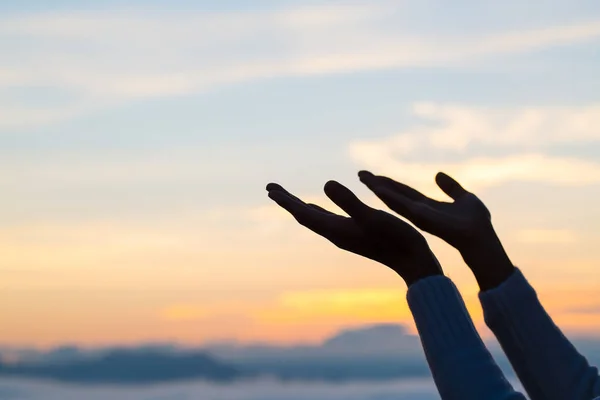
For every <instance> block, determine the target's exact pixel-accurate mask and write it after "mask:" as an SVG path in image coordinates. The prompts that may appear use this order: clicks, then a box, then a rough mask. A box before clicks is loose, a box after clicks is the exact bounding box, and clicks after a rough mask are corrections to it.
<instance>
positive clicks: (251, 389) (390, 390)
mask: <svg viewBox="0 0 600 400" xmlns="http://www.w3.org/2000/svg"><path fill="white" fill-rule="evenodd" d="M4 395H5V396H6V397H3V398H6V399H11V400H12V399H25V398H26V399H28V400H77V399H83V398H85V399H88V400H105V399H127V400H149V399H155V400H159V399H161V400H192V399H212V400H275V399H276V400H300V399H307V398H311V399H321V400H365V399H395V400H415V399H418V400H435V399H439V394H437V390H436V388H435V385H434V384H433V382H432V381H431V380H430V379H418V380H413V381H398V382H385V383H383V382H376V383H346V384H331V383H316V382H315V383H311V384H307V383H306V382H297V383H293V382H276V381H272V380H260V381H251V382H239V383H235V384H230V385H222V384H210V383H204V382H195V383H178V384H168V385H151V386H141V387H140V386H138V387H128V388H114V387H80V386H75V385H60V384H54V383H48V382H36V381H20V380H1V381H0V396H4Z"/></svg>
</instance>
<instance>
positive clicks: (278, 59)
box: [0, 5, 600, 128]
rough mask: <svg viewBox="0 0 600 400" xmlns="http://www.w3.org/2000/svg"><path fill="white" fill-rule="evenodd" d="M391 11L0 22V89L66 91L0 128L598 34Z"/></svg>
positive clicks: (2, 120)
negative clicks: (463, 31) (429, 30)
mask: <svg viewBox="0 0 600 400" xmlns="http://www.w3.org/2000/svg"><path fill="white" fill-rule="evenodd" d="M391 11H393V9H390V6H389V5H388V6H330V7H312V8H299V9H291V10H279V11H263V12H223V13H206V12H189V13H181V12H160V13H158V12H150V11H139V12H134V11H127V12H125V11H114V12H107V11H104V12H79V13H52V14H34V15H28V14H21V15H19V16H14V15H9V16H5V17H3V18H1V19H0V38H1V39H5V40H3V43H5V44H3V45H2V49H1V50H2V52H3V54H6V55H9V56H7V57H5V58H4V59H3V61H2V63H0V88H2V87H30V86H51V87H59V88H62V89H64V90H68V91H70V92H72V93H73V94H74V96H73V99H72V101H71V102H70V103H67V104H63V105H61V106H56V107H49V108H47V109H46V108H42V109H40V108H39V107H33V106H29V105H27V104H25V105H24V106H23V107H20V108H14V106H13V107H12V108H11V107H8V106H9V105H10V102H7V104H2V108H3V109H5V110H9V111H10V112H9V111H5V112H4V113H2V114H0V128H2V127H19V126H31V125H32V124H33V125H35V124H47V123H52V122H56V121H60V120H64V119H68V118H72V117H73V116H74V115H79V114H82V113H89V112H92V111H93V110H96V109H102V108H105V107H114V106H118V105H120V104H122V103H123V102H127V101H132V100H133V99H139V98H146V97H153V96H170V95H181V94H188V93H195V92H200V91H204V90H209V89H211V88H215V87H218V86H222V85H228V84H233V83H239V82H244V81H251V80H257V79H265V78H271V77H292V76H310V75H318V74H331V73H348V72H356V71H368V70H378V69H386V68H402V67H421V66H459V65H462V64H463V63H466V64H469V63H471V62H472V61H475V60H480V59H485V58H486V57H489V56H497V55H502V54H514V53H522V52H527V51H530V50H537V49H543V48H548V47H552V46H556V45H565V44H571V43H579V42H582V41H586V40H591V39H597V38H598V37H600V21H594V20H592V21H587V22H585V23H580V24H572V25H561V26H548V27H545V28H536V29H529V30H520V31H506V32H497V31H496V32H489V33H487V34H483V35H481V36H478V37H473V36H464V35H457V34H454V35H451V34H449V35H444V36H436V37H429V36H423V35H418V34H415V33H414V32H411V31H410V30H409V29H407V28H405V27H403V26H402V24H392V23H391V22H393V20H392V19H391V18H393V15H394V13H393V12H391ZM390 26H393V28H392V29H390ZM14 43H21V45H19V47H18V48H17V47H15V44H14ZM23 43H25V44H26V45H22V44H23ZM248 49H252V51H249V50H248ZM41 65H43V68H40V66H41ZM4 106H6V107H4Z"/></svg>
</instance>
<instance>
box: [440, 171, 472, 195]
mask: <svg viewBox="0 0 600 400" xmlns="http://www.w3.org/2000/svg"><path fill="white" fill-rule="evenodd" d="M435 183H437V185H438V186H439V187H440V189H442V190H443V191H444V193H446V194H447V195H448V196H450V197H451V198H453V199H454V200H456V199H458V198H459V197H461V196H464V195H465V194H467V193H468V192H467V191H466V190H465V189H464V188H463V187H462V186H461V185H460V183H458V182H457V181H456V180H454V179H453V178H451V177H450V176H449V175H446V174H445V173H443V172H439V173H438V174H437V175H436V177H435Z"/></svg>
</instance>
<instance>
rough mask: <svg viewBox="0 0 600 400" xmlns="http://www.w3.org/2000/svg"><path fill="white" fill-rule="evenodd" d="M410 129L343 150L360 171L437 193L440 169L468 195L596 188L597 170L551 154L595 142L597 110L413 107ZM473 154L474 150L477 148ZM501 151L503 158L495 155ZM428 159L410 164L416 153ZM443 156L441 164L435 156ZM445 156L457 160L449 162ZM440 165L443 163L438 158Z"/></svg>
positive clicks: (599, 173) (579, 160) (580, 161)
mask: <svg viewBox="0 0 600 400" xmlns="http://www.w3.org/2000/svg"><path fill="white" fill-rule="evenodd" d="M412 111H413V114H414V115H415V116H417V117H419V118H420V119H421V122H420V123H419V124H417V125H416V126H414V127H412V128H409V129H407V130H405V131H402V132H400V133H398V134H396V135H392V136H390V137H386V138H382V139H374V140H363V141H356V142H353V143H351V144H350V147H349V151H350V154H351V156H352V157H353V159H354V160H355V161H356V162H357V163H359V164H360V165H361V167H366V168H371V169H373V170H375V172H380V173H384V174H389V175H392V176H395V177H398V178H400V179H402V180H404V181H408V182H409V183H412V184H415V185H418V186H419V187H421V188H423V189H424V190H425V191H427V192H428V193H430V194H431V193H439V190H437V189H436V188H435V185H434V183H433V177H434V176H435V174H436V173H437V172H438V171H440V170H442V171H446V172H448V173H451V174H454V175H456V176H457V178H459V179H460V180H461V182H463V183H464V184H465V185H466V186H467V187H469V188H471V189H477V188H485V187H490V186H495V185H499V184H502V183H505V182H509V181H525V182H542V183H552V184H558V185H566V186H579V185H588V184H595V183H600V164H598V163H597V162H595V161H588V160H585V159H582V158H581V157H578V158H572V157H567V156H556V155H549V154H547V153H548V152H547V151H546V150H548V149H550V148H552V146H557V145H560V144H563V143H571V144H574V143H580V144H581V143H595V142H598V141H600V134H599V133H598V130H597V128H596V127H597V126H599V124H600V106H598V105H597V104H592V105H588V106H582V107H531V108H523V109H519V108H517V109H493V108H491V109H484V108H480V107H473V106H465V105H446V104H431V103H422V104H416V105H415V106H414V107H413V110H412ZM475 148H476V149H475ZM499 149H500V150H501V149H504V151H503V152H502V153H504V155H493V154H494V152H497V151H498V150H499ZM424 153H426V154H430V155H432V156H433V157H434V159H433V160H431V161H427V162H423V161H420V160H422V157H421V158H420V159H419V161H415V159H416V158H415V154H424ZM436 154H437V155H438V156H439V155H440V154H443V155H444V156H445V157H444V158H443V159H435V155H436ZM448 155H454V156H458V157H460V159H461V161H455V162H448V161H446V160H447V159H448V158H447V156H448ZM439 158H441V157H439Z"/></svg>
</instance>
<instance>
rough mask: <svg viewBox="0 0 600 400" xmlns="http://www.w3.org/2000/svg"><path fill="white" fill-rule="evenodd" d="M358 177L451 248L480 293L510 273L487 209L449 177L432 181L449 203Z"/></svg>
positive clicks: (384, 181)
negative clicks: (474, 280)
mask: <svg viewBox="0 0 600 400" xmlns="http://www.w3.org/2000/svg"><path fill="white" fill-rule="evenodd" d="M359 178H360V180H361V182H363V183H364V184H365V185H366V186H367V187H368V188H369V189H371V190H372V191H373V193H375V194H376V195H377V197H379V198H380V199H381V200H382V201H383V202H384V203H385V204H386V205H387V206H388V207H389V208H390V209H392V210H393V211H395V212H397V213H398V214H400V215H402V216H403V217H405V218H407V219H408V220H409V221H411V222H412V223H413V224H414V225H415V226H416V227H417V228H419V229H422V230H424V231H425V232H428V233H431V234H432V235H435V236H438V237H440V238H441V239H443V240H444V241H446V242H447V243H448V244H450V245H451V246H453V247H455V248H456V249H457V250H458V251H459V252H460V253H461V255H462V256H463V258H464V260H465V262H466V263H467V265H468V266H469V267H470V268H471V270H472V271H473V273H474V275H475V278H476V279H477V281H478V283H479V286H480V288H481V290H488V289H491V288H493V287H496V286H498V285H499V284H500V283H502V282H504V280H506V278H508V277H509V276H510V274H512V272H513V270H514V266H513V265H512V263H511V261H510V259H509V258H508V256H507V255H506V252H505V251H504V248H503V247H502V244H501V243H500V240H499V239H498V236H497V235H496V233H495V231H494V228H493V226H492V220H491V214H490V212H489V210H488V209H487V207H486V206H485V205H484V204H483V202H482V201H481V200H479V198H478V197H477V196H475V195H474V194H473V193H470V192H468V191H467V190H465V189H464V188H463V187H462V186H461V185H460V184H459V183H458V182H456V181H455V180H454V179H452V178H451V177H450V176H448V175H446V174H444V173H439V174H437V176H436V178H435V180H436V183H437V185H438V186H439V187H440V189H442V190H443V191H444V193H446V194H447V195H448V196H450V197H451V198H452V199H453V200H454V201H453V202H451V203H448V202H441V201H436V200H433V199H431V198H429V197H427V196H425V195H423V194H421V193H420V192H418V191H417V190H415V189H413V188H411V187H410V186H407V185H404V184H402V183H399V182H396V181H394V180H392V179H390V178H387V177H384V176H377V175H373V174H372V173H370V172H368V171H361V172H359Z"/></svg>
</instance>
